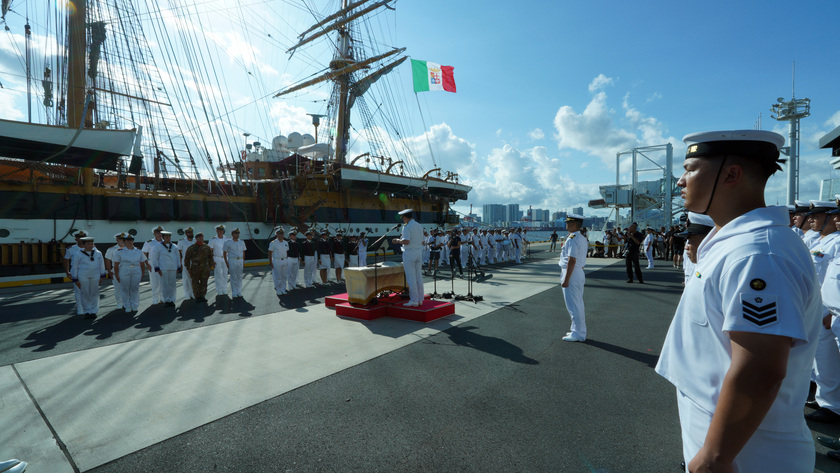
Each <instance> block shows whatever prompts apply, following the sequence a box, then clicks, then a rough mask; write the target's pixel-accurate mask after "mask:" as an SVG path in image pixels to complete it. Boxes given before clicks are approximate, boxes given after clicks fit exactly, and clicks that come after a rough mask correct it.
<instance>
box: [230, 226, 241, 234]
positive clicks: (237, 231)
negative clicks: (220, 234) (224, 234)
mask: <svg viewBox="0 0 840 473" xmlns="http://www.w3.org/2000/svg"><path fill="white" fill-rule="evenodd" d="M230 232H231V233H240V232H239V227H236V228H234V229H233V230H231V231H230Z"/></svg>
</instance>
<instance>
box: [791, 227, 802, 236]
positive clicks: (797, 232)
mask: <svg viewBox="0 0 840 473" xmlns="http://www.w3.org/2000/svg"><path fill="white" fill-rule="evenodd" d="M790 229H791V230H793V233H796V234H797V235H799V238H803V237H804V236H805V232H803V231H802V229H801V228H799V227H797V226H793V227H790Z"/></svg>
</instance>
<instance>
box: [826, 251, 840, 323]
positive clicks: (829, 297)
mask: <svg viewBox="0 0 840 473" xmlns="http://www.w3.org/2000/svg"><path fill="white" fill-rule="evenodd" d="M821 292H822V300H823V305H825V306H826V307H828V310H829V311H830V312H831V313H832V314H834V315H840V258H834V259H833V260H832V261H831V262H830V263H828V265H827V267H826V270H825V279H823V283H822V290H821Z"/></svg>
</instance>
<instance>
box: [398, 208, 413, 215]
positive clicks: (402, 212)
mask: <svg viewBox="0 0 840 473" xmlns="http://www.w3.org/2000/svg"><path fill="white" fill-rule="evenodd" d="M411 212H414V209H405V210H401V211H399V212H397V213H398V214H399V215H405V214H408V213H411Z"/></svg>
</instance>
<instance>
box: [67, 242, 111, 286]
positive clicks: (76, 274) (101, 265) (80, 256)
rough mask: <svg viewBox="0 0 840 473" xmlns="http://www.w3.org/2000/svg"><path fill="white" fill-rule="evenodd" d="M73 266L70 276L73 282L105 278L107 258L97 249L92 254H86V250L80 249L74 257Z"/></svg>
mask: <svg viewBox="0 0 840 473" xmlns="http://www.w3.org/2000/svg"><path fill="white" fill-rule="evenodd" d="M71 264H72V267H71V268H70V276H71V278H72V279H73V281H78V280H79V279H81V278H95V277H100V278H104V277H105V274H106V273H105V258H104V257H103V256H102V253H101V252H100V251H99V250H97V249H96V248H94V249H93V250H91V252H90V253H85V250H83V249H81V248H79V251H77V252H76V254H75V255H73V261H72V263H71Z"/></svg>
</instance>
